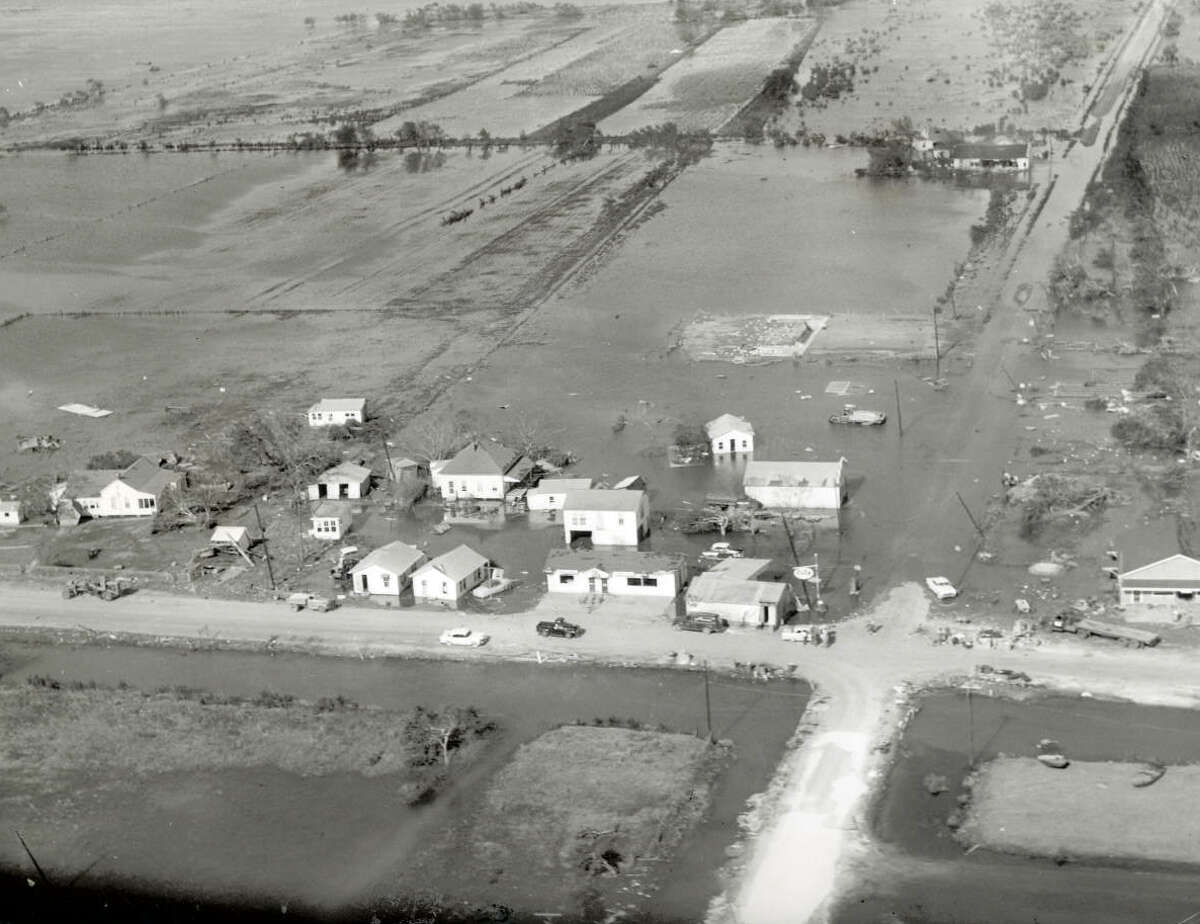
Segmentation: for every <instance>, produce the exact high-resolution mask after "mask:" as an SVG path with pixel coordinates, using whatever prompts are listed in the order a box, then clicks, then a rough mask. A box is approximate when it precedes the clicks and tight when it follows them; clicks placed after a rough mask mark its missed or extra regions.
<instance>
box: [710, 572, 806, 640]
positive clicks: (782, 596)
mask: <svg viewBox="0 0 1200 924" xmlns="http://www.w3.org/2000/svg"><path fill="white" fill-rule="evenodd" d="M759 570H761V569H759ZM686 605H687V611H688V612H689V613H716V614H717V615H718V616H721V617H723V618H725V619H727V620H729V622H730V623H731V624H733V625H745V626H771V627H774V626H778V625H779V624H780V623H782V622H783V621H784V620H785V619H787V617H788V616H789V615H790V614H791V613H792V612H793V611H794V610H795V609H796V598H795V595H794V594H793V592H792V588H791V586H790V585H788V584H784V583H780V582H777V581H756V580H750V579H746V578H744V577H742V576H741V574H740V573H739V572H738V571H737V570H736V569H732V570H730V571H722V570H721V569H720V568H714V569H713V570H711V571H707V572H705V573H704V574H701V575H699V576H697V577H696V578H695V579H694V580H693V581H692V583H691V585H690V586H689V587H688V590H687V598H686Z"/></svg>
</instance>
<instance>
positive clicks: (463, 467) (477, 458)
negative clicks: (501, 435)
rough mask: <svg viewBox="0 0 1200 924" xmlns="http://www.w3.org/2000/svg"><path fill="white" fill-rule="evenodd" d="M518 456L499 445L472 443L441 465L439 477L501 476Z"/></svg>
mask: <svg viewBox="0 0 1200 924" xmlns="http://www.w3.org/2000/svg"><path fill="white" fill-rule="evenodd" d="M517 458H518V454H517V453H516V452H515V451H514V450H512V449H508V448H506V447H504V446H501V445H500V444H499V443H480V442H474V443H471V444H469V445H467V446H464V447H463V448H462V449H460V450H459V451H458V453H457V454H456V455H455V456H454V458H453V459H451V460H450V461H449V462H447V463H446V464H445V465H443V466H442V467H441V468H440V469H439V470H438V474H439V475H503V474H505V473H506V472H507V471H508V470H509V469H510V468H512V467H513V464H514V463H515V462H516V461H517Z"/></svg>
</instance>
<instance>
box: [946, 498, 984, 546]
mask: <svg viewBox="0 0 1200 924" xmlns="http://www.w3.org/2000/svg"><path fill="white" fill-rule="evenodd" d="M954 496H955V497H957V498H958V502H959V503H960V504H962V509H963V510H965V511H966V513H967V519H968V520H970V521H971V525H972V526H974V527H975V532H977V533H979V538H981V539H986V538H987V536H986V535H985V534H984V532H983V528H982V527H981V526H980V525H979V524H978V523H977V522H975V517H973V516H972V515H971V508H970V507H968V506H967V502H966V501H965V500H963V499H962V495H961V494H959V493H958V492H957V491H955V492H954Z"/></svg>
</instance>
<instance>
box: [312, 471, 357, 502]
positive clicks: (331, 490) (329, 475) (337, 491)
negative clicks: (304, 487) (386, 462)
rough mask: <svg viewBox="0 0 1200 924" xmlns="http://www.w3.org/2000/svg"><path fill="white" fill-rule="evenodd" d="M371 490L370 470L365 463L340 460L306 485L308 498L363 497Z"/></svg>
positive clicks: (346, 498)
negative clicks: (314, 480)
mask: <svg viewBox="0 0 1200 924" xmlns="http://www.w3.org/2000/svg"><path fill="white" fill-rule="evenodd" d="M370 491H371V470H370V469H369V468H367V467H366V466H365V465H356V464H354V463H353V462H342V463H341V464H340V465H335V466H334V467H333V468H331V469H330V470H329V471H327V472H324V473H323V474H322V475H321V476H320V477H318V478H317V480H316V482H315V483H314V484H310V485H309V486H308V498H309V500H325V499H326V498H336V499H338V500H352V499H354V498H359V497H365V496H366V495H367V494H368V493H370Z"/></svg>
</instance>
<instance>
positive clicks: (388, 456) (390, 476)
mask: <svg viewBox="0 0 1200 924" xmlns="http://www.w3.org/2000/svg"><path fill="white" fill-rule="evenodd" d="M383 455H384V457H385V458H386V459H387V466H388V470H387V477H388V481H395V480H396V471H395V469H393V468H392V453H391V451H390V450H389V449H388V444H387V437H384V438H383Z"/></svg>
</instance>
